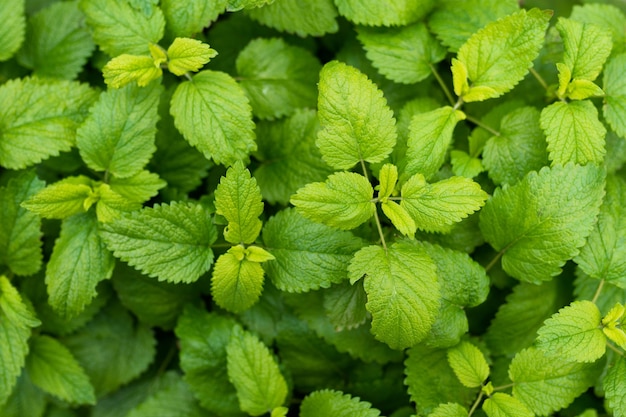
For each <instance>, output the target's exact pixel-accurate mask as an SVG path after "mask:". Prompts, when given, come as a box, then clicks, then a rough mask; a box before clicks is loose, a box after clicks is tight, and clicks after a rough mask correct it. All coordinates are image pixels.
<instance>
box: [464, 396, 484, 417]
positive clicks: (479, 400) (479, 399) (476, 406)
mask: <svg viewBox="0 0 626 417" xmlns="http://www.w3.org/2000/svg"><path fill="white" fill-rule="evenodd" d="M484 395H485V393H484V392H482V391H481V392H480V394H479V395H478V398H476V401H474V404H472V408H470V410H469V413H467V417H472V414H474V411H476V409H477V408H478V406H479V405H480V402H481V401H482V399H483V396H484Z"/></svg>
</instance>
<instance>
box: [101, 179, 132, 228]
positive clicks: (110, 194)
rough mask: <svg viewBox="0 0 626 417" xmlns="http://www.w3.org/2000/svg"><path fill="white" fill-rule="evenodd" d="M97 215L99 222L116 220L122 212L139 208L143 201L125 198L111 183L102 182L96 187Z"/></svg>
mask: <svg viewBox="0 0 626 417" xmlns="http://www.w3.org/2000/svg"><path fill="white" fill-rule="evenodd" d="M96 195H97V196H98V197H99V198H98V203H96V217H97V218H98V221H99V222H102V223H108V222H112V221H113V220H116V219H117V218H119V217H120V215H122V213H125V212H129V211H135V210H139V209H140V208H141V203H140V202H138V201H134V200H129V199H127V198H124V197H123V196H122V195H120V194H118V193H117V192H115V190H113V189H112V188H111V186H110V185H109V184H100V186H99V187H98V188H97V189H96Z"/></svg>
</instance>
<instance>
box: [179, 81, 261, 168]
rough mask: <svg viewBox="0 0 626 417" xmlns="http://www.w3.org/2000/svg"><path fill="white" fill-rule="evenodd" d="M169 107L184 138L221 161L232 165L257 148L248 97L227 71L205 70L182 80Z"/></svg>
mask: <svg viewBox="0 0 626 417" xmlns="http://www.w3.org/2000/svg"><path fill="white" fill-rule="evenodd" d="M170 111H171V113H172V115H173V116H174V122H175V124H176V127H177V128H178V130H180V132H181V133H182V134H183V136H184V137H185V139H186V140H187V141H188V142H189V143H190V144H191V145H193V146H195V147H196V148H197V149H198V150H199V151H200V152H202V153H203V154H204V156H205V157H206V158H207V159H213V160H214V161H215V162H216V163H218V164H225V165H231V164H232V163H234V162H235V161H236V160H238V159H246V158H247V156H248V154H249V153H250V152H252V151H254V150H256V143H255V141H254V138H255V136H254V123H253V122H252V111H251V108H250V105H249V104H248V99H247V98H246V96H245V94H244V92H243V90H242V89H241V87H240V86H239V85H237V82H236V81H235V80H234V79H233V78H232V77H231V76H230V75H228V74H226V73H223V72H217V71H208V70H206V71H202V72H199V73H198V74H196V75H195V76H194V77H193V80H192V81H186V82H183V83H182V84H179V85H178V87H177V88H176V92H175V93H174V96H173V97H172V102H171V109H170ZM206 132H211V135H207V134H206Z"/></svg>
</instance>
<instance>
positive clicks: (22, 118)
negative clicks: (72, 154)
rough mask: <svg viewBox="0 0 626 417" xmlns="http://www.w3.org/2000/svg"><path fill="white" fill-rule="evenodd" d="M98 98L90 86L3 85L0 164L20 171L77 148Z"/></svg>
mask: <svg viewBox="0 0 626 417" xmlns="http://www.w3.org/2000/svg"><path fill="white" fill-rule="evenodd" d="M95 98H96V94H95V92H94V91H93V90H92V89H91V88H90V87H89V86H88V85H87V84H79V83H77V82H69V81H52V80H48V81H42V80H39V79H37V78H24V79H15V80H11V81H8V82H6V83H4V84H3V85H2V86H0V102H2V103H11V106H3V107H2V108H1V109H0V165H2V166H4V167H6V168H9V169H21V168H25V167H27V166H31V165H34V164H36V163H38V162H41V161H42V160H44V159H47V158H49V157H50V156H55V155H58V154H59V153H60V152H62V151H69V150H70V148H71V147H72V146H73V145H74V142H75V138H76V128H77V127H78V125H79V123H80V122H82V121H83V120H84V118H85V117H86V116H87V111H88V109H89V107H90V106H91V104H92V103H93V102H94V100H95Z"/></svg>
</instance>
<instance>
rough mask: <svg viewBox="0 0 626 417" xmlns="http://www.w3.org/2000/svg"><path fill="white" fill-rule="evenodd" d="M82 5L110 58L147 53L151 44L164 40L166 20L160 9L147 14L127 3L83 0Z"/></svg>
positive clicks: (156, 8)
mask: <svg viewBox="0 0 626 417" xmlns="http://www.w3.org/2000/svg"><path fill="white" fill-rule="evenodd" d="M79 4H80V8H81V10H82V11H83V13H85V16H86V18H87V25H89V27H90V28H91V30H92V35H93V39H94V40H95V41H96V43H97V44H98V46H99V47H100V49H101V50H102V51H104V52H105V53H107V54H109V55H110V56H117V55H121V54H133V55H135V54H136V55H140V54H147V53H148V52H149V49H148V47H149V45H150V44H151V43H158V42H159V41H160V40H161V38H162V37H163V31H164V28H165V18H164V17H163V12H161V9H159V8H158V7H155V8H154V10H153V11H152V13H150V14H145V13H143V11H141V10H137V9H135V8H133V7H132V6H131V5H130V4H129V3H128V2H127V1H116V0H80V2H79Z"/></svg>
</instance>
